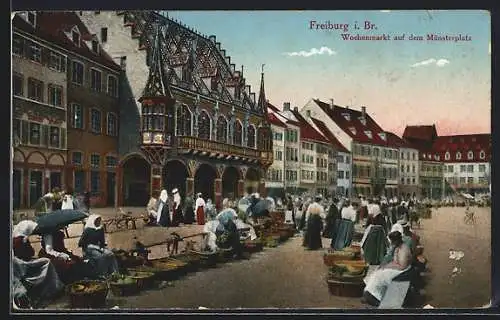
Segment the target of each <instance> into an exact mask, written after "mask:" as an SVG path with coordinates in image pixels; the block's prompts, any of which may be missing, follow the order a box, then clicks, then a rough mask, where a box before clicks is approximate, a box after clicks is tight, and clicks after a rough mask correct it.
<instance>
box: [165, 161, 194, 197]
mask: <svg viewBox="0 0 500 320" xmlns="http://www.w3.org/2000/svg"><path fill="white" fill-rule="evenodd" d="M188 177H189V170H188V168H187V166H186V164H185V163H184V161H182V160H181V159H171V160H169V161H168V162H167V163H166V164H165V167H164V168H163V177H162V184H163V185H162V187H163V189H165V190H167V191H168V193H169V194H170V193H171V191H172V190H173V189H174V188H177V189H178V190H179V194H180V195H181V197H183V198H184V197H185V195H186V179H187V178H188Z"/></svg>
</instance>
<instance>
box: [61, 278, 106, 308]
mask: <svg viewBox="0 0 500 320" xmlns="http://www.w3.org/2000/svg"><path fill="white" fill-rule="evenodd" d="M90 286H95V288H96V290H93V291H91V292H88V291H85V288H88V287H90ZM66 293H67V294H68V296H69V300H70V306H71V308H75V309H88V308H100V307H103V306H104V305H105V304H106V297H107V295H108V285H107V283H106V282H104V281H98V280H81V281H77V282H74V283H72V284H70V285H68V286H66Z"/></svg>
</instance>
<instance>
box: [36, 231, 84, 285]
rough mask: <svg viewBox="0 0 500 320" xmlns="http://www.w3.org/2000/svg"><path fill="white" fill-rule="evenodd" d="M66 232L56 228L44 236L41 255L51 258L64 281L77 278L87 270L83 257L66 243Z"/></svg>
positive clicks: (67, 281)
mask: <svg viewBox="0 0 500 320" xmlns="http://www.w3.org/2000/svg"><path fill="white" fill-rule="evenodd" d="M64 237H65V235H64V232H62V231H61V230H55V231H53V232H51V233H46V234H44V235H43V236H42V241H41V249H40V251H39V253H38V256H39V257H43V258H49V259H50V261H51V262H52V264H53V265H54V267H55V268H56V271H57V274H58V275H59V278H60V279H61V280H62V281H63V282H64V283H66V284H67V283H70V282H71V281H73V280H77V279H78V277H79V276H81V275H82V273H83V272H84V271H85V270H84V267H83V259H82V258H81V257H79V256H76V255H74V254H73V253H72V252H71V251H69V250H68V249H67V248H66V246H65V245H64Z"/></svg>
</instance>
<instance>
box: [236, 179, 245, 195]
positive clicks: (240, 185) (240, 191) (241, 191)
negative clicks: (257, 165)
mask: <svg viewBox="0 0 500 320" xmlns="http://www.w3.org/2000/svg"><path fill="white" fill-rule="evenodd" d="M244 194H245V180H242V179H240V180H238V194H237V195H236V196H237V197H238V198H239V197H243V195H244Z"/></svg>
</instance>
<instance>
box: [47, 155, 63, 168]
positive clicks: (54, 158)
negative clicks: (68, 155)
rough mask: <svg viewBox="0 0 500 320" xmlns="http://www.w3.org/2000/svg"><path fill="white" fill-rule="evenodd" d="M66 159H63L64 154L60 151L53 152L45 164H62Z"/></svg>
mask: <svg viewBox="0 0 500 320" xmlns="http://www.w3.org/2000/svg"><path fill="white" fill-rule="evenodd" d="M65 163H66V161H64V156H63V155H62V154H60V153H53V154H51V155H50V157H49V159H48V160H47V164H49V165H53V166H64V165H65Z"/></svg>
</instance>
